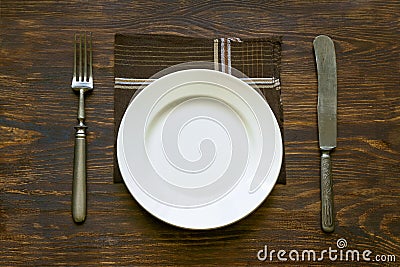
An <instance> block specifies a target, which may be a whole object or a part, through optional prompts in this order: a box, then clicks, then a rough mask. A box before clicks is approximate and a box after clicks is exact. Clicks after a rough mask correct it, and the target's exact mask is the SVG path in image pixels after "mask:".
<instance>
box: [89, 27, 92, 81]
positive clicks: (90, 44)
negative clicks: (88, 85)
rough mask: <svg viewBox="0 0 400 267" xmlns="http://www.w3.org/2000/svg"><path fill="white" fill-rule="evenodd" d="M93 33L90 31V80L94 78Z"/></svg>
mask: <svg viewBox="0 0 400 267" xmlns="http://www.w3.org/2000/svg"><path fill="white" fill-rule="evenodd" d="M92 60H93V55H92V33H91V32H90V33H89V81H90V80H92V79H93V66H92V65H93V62H92Z"/></svg>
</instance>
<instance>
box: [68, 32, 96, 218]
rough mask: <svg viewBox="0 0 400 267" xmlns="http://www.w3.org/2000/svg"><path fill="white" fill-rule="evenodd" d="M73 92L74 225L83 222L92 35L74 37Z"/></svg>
mask: <svg viewBox="0 0 400 267" xmlns="http://www.w3.org/2000/svg"><path fill="white" fill-rule="evenodd" d="M71 87H72V89H73V90H74V91H75V92H77V93H79V107H78V116H77V119H78V125H77V126H75V130H76V133H75V148H74V176H73V186H72V217H73V219H74V221H75V222H76V223H82V222H84V221H85V219H86V128H87V126H86V125H85V93H86V92H88V91H91V90H93V67H92V33H86V32H85V33H82V34H79V33H76V34H75V37H74V74H73V76H72V85H71Z"/></svg>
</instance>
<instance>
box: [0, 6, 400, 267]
mask: <svg viewBox="0 0 400 267" xmlns="http://www.w3.org/2000/svg"><path fill="white" fill-rule="evenodd" d="M265 2H266V1H265ZM269 2H270V3H269V4H266V3H263V1H261V3H260V2H259V1H246V3H240V2H239V1H218V2H217V1H176V2H175V3H172V2H170V1H153V2H152V3H150V1H142V3H139V2H133V1H132V2H131V1H10V0H2V1H1V50H0V51H1V61H0V79H1V96H0V99H1V121H0V127H1V131H0V133H1V135H0V136H1V155H0V158H1V177H0V247H1V249H0V265H3V266H14V265H20V266H23V265H25V266H27V265H35V266H55V265H63V266H108V265H124V266H134V265H136V266H137V265H149V266H160V265H189V264H193V265H199V266H200V265H202V266H210V265H214V264H215V265H218V266H233V265H250V266H253V265H267V264H270V263H271V262H270V261H271V260H270V259H269V258H267V260H266V261H265V262H262V261H260V260H258V259H257V253H258V252H259V251H260V250H262V249H264V248H265V246H267V248H268V252H271V250H276V251H278V250H284V251H286V252H287V253H286V254H285V255H283V256H284V257H286V258H287V259H288V261H286V262H285V261H281V260H280V259H278V257H277V254H276V252H275V254H273V257H272V261H273V262H274V264H273V265H276V264H278V263H281V265H288V264H294V265H306V266H309V265H323V264H328V265H333V264H341V265H348V266H355V265H356V264H360V265H367V264H368V266H370V265H371V266H374V265H379V264H381V263H380V262H377V260H378V258H375V256H377V255H378V256H379V255H383V256H382V257H381V258H380V259H382V260H384V259H386V261H390V260H392V258H391V257H390V256H387V255H395V256H396V260H397V264H398V262H399V261H400V212H399V205H400V197H399V195H400V167H399V165H400V164H399V160H400V109H399V106H400V75H399V74H400V73H399V69H400V65H399V62H400V60H399V37H400V35H399V20H398V14H399V11H400V5H399V4H398V2H397V3H396V1H384V2H382V1H368V0H364V1H338V2H336V1H328V0H327V1H318V2H317V1H269ZM311 2H313V3H311ZM80 30H90V31H92V32H93V38H94V44H93V46H94V77H95V90H94V92H93V93H92V94H91V95H90V96H89V97H88V98H87V125H88V127H89V129H88V132H89V137H88V217H87V221H86V222H85V223H84V224H83V225H77V224H74V223H73V221H72V218H71V212H70V209H71V206H70V205H71V203H70V200H71V187H72V162H73V144H74V129H73V126H74V125H75V123H76V118H75V116H76V110H77V104H78V103H77V101H78V97H77V96H76V95H75V94H74V93H73V91H72V90H71V88H70V81H71V75H72V63H73V62H72V61H73V57H72V55H73V54H72V39H73V34H74V33H75V32H76V31H80ZM117 32H120V33H149V34H150V33H168V34H178V35H182V36H199V37H214V36H222V35H230V36H238V37H260V36H271V35H280V36H282V37H283V51H282V53H283V58H282V75H281V79H282V85H283V87H282V90H283V93H282V97H283V104H284V116H285V123H284V127H285V131H284V135H285V139H286V143H285V151H286V164H287V185H276V186H275V189H274V190H273V192H272V194H271V195H270V196H269V197H268V199H267V200H266V201H265V202H264V203H263V204H262V205H261V206H260V207H259V208H258V209H257V210H256V211H255V212H254V213H252V214H251V215H250V216H249V217H247V218H246V219H244V220H242V221H240V222H238V223H235V224H233V225H231V226H229V227H225V228H222V229H217V230H212V231H189V230H181V229H177V228H175V227H172V226H169V225H167V224H165V223H163V222H161V221H159V220H158V219H155V218H153V217H152V216H151V215H149V214H148V213H147V212H146V211H145V210H143V209H142V208H141V207H140V206H139V205H138V204H137V203H136V202H135V201H134V199H133V198H132V197H131V195H130V194H129V192H128V191H127V189H126V187H125V186H124V185H123V184H114V183H113V177H112V170H113V166H112V162H113V143H114V140H113V64H114V63H113V58H114V56H113V42H114V34H115V33H117ZM319 34H326V35H329V36H330V37H332V39H333V40H334V43H335V45H336V52H337V65H338V147H337V149H336V151H335V152H334V153H333V155H332V156H333V164H334V165H333V175H334V193H335V210H336V214H337V215H336V230H335V232H334V233H333V234H326V233H323V232H322V231H321V228H320V195H319V194H320V189H319V164H320V159H319V150H318V139H317V136H318V135H317V119H316V103H317V76H316V67H315V62H314V55H313V50H312V41H313V39H314V38H315V37H316V36H317V35H319ZM340 238H344V239H345V240H346V241H347V247H346V248H343V249H342V251H343V253H346V252H347V250H358V251H360V253H361V252H363V251H365V250H371V251H372V254H371V255H367V256H369V258H370V259H371V262H369V263H367V262H365V261H363V259H362V257H361V255H360V262H359V263H355V261H347V262H346V261H344V260H342V261H340V260H339V259H337V260H331V259H329V257H328V255H325V257H324V260H323V261H313V260H312V259H311V260H307V259H306V260H305V261H293V260H291V259H290V258H289V257H288V255H289V252H290V251H291V250H297V251H298V252H300V256H301V253H302V252H304V251H307V250H314V251H315V252H317V253H318V254H317V256H318V255H320V252H321V251H322V250H325V249H326V250H328V249H329V247H331V249H337V250H340V249H338V247H337V240H338V239H340ZM338 253H339V252H338ZM260 255H261V256H263V255H262V254H260ZM293 255H295V254H292V256H293ZM338 255H339V254H338ZM281 256H282V255H281ZM384 256H386V257H384ZM349 259H351V258H349ZM372 260H375V261H372ZM386 264H389V263H386ZM390 265H392V266H395V265H396V263H390Z"/></svg>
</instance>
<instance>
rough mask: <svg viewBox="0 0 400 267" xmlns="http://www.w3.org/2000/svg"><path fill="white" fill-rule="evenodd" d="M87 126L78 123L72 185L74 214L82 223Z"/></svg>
mask: <svg viewBox="0 0 400 267" xmlns="http://www.w3.org/2000/svg"><path fill="white" fill-rule="evenodd" d="M84 127H85V126H82V125H78V126H76V127H75V128H76V129H77V131H76V135H75V149H74V178H73V186H72V216H73V218H74V221H75V222H77V223H81V222H83V221H85V218H86V133H85V128H84Z"/></svg>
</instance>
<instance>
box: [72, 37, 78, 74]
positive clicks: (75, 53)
mask: <svg viewBox="0 0 400 267" xmlns="http://www.w3.org/2000/svg"><path fill="white" fill-rule="evenodd" d="M76 37H77V34H76V33H75V41H74V74H73V76H72V77H73V79H74V80H75V81H76V77H77V76H76V63H77V62H76V57H77V51H76V43H77V40H76Z"/></svg>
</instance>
